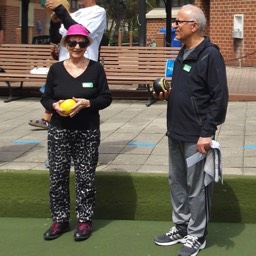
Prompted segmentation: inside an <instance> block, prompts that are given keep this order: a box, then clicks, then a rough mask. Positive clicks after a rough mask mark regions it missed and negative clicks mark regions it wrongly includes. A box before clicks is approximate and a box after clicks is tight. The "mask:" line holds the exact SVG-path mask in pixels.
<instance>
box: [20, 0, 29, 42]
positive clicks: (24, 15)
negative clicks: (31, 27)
mask: <svg viewBox="0 0 256 256" xmlns="http://www.w3.org/2000/svg"><path fill="white" fill-rule="evenodd" d="M29 2H30V0H21V43H22V44H27V43H28V6H29Z"/></svg>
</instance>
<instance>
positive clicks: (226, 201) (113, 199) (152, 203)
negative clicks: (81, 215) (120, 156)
mask: <svg viewBox="0 0 256 256" xmlns="http://www.w3.org/2000/svg"><path fill="white" fill-rule="evenodd" d="M255 182H256V177H251V176H250V177H248V176H226V177H224V185H222V184H220V183H216V184H215V187H214V198H213V205H212V217H211V221H213V222H237V223H256V217H255V212H256V204H255V200H254V198H255V194H256V186H255ZM96 185H97V207H96V215H95V219H119V220H154V221H169V220H170V219H171V205H170V200H169V191H168V181H167V175H165V174H148V173H147V174H141V173H103V172H98V173H97V175H96ZM48 188H49V181H48V172H46V171H7V170H6V171H0V217H32V218H47V217H50V212H49V199H48ZM70 190H71V204H72V218H74V216H75V215H74V198H75V196H74V174H73V173H72V174H71V187H70Z"/></svg>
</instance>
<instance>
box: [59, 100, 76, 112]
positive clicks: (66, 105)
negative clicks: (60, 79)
mask: <svg viewBox="0 0 256 256" xmlns="http://www.w3.org/2000/svg"><path fill="white" fill-rule="evenodd" d="M75 105H76V102H75V101H74V100H73V99H67V100H64V101H63V102H62V103H61V104H60V108H61V109H63V110H64V113H65V114H66V115H68V114H70V112H71V110H70V109H71V108H72V107H73V106H75Z"/></svg>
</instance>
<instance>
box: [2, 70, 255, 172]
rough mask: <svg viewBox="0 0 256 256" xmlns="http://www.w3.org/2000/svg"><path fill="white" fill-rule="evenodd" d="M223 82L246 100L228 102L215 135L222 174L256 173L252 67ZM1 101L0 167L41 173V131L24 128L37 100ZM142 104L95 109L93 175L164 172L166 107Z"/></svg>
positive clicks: (38, 110) (43, 152)
mask: <svg viewBox="0 0 256 256" xmlns="http://www.w3.org/2000/svg"><path fill="white" fill-rule="evenodd" d="M228 79H229V91H230V94H231V95H233V96H234V97H236V96H237V95H240V96H239V97H241V95H244V96H245V98H240V100H241V99H242V100H250V101H239V102H237V101H236V102H235V101H231V102H230V103H229V107H228V115H227V119H226V122H225V123H224V124H223V125H222V126H220V127H219V130H218V132H217V138H216V139H217V141H218V142H220V144H221V146H222V155H223V167H224V174H239V175H256V115H255V113H256V86H255V79H256V68H242V69H240V68H230V69H228ZM233 96H232V97H233ZM248 96H250V97H249V98H246V97H248ZM253 97H255V101H253V99H254V98H253ZM4 99H5V98H4V97H1V98H0V115H1V123H0V169H1V170H6V169H13V170H23V169H24V170H27V169H31V170H39V169H45V170H46V167H45V165H44V163H45V161H46V160H47V142H46V137H47V131H46V130H42V129H36V128H33V127H31V126H29V125H28V124H27V123H28V121H29V120H30V119H34V118H39V117H41V116H42V113H43V108H42V106H41V104H40V103H39V99H38V98H25V99H21V100H18V101H13V102H10V103H4V102H3V100H4ZM145 104H146V101H127V100H125V101H124V100H114V101H113V103H112V105H111V106H110V107H109V108H107V109H105V110H103V111H101V120H102V124H101V131H102V140H101V146H100V160H99V167H98V168H97V170H98V171H127V172H162V173H167V170H168V156H167V154H168V150H167V149H168V147H167V138H166V136H165V131H166V103H165V102H156V103H155V104H153V105H152V106H150V107H146V106H145Z"/></svg>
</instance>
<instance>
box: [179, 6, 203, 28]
mask: <svg viewBox="0 0 256 256" xmlns="http://www.w3.org/2000/svg"><path fill="white" fill-rule="evenodd" d="M181 9H182V10H184V11H185V12H186V13H187V14H188V18H189V19H190V20H194V21H196V22H197V23H198V25H199V32H201V33H202V32H204V30H205V27H206V17H205V14H204V12H203V11H202V10H201V9H200V8H199V7H197V6H195V5H192V4H186V5H183V6H182V7H181Z"/></svg>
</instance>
